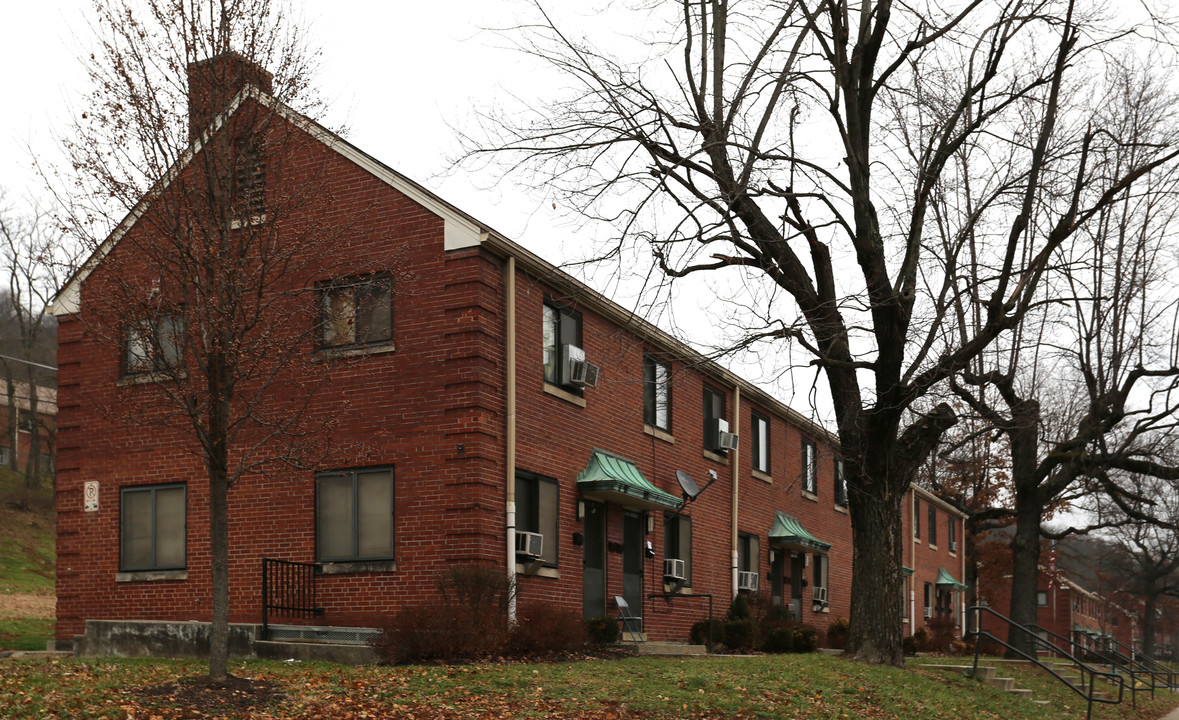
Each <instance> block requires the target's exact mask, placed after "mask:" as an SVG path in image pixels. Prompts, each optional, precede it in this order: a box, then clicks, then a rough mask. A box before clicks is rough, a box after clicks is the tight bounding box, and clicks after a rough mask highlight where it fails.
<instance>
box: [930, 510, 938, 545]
mask: <svg viewBox="0 0 1179 720" xmlns="http://www.w3.org/2000/svg"><path fill="white" fill-rule="evenodd" d="M929 544H930V545H937V508H935V507H934V506H933V505H930V506H929Z"/></svg>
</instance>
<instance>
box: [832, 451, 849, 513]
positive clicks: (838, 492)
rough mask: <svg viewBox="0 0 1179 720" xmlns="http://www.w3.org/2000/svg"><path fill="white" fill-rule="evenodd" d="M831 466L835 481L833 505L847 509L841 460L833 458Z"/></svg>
mask: <svg viewBox="0 0 1179 720" xmlns="http://www.w3.org/2000/svg"><path fill="white" fill-rule="evenodd" d="M832 466H833V467H834V471H833V475H834V479H835V504H836V505H839V506H841V507H847V477H846V476H845V475H844V470H843V458H835V462H834V463H832Z"/></svg>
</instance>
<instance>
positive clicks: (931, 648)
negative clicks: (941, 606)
mask: <svg viewBox="0 0 1179 720" xmlns="http://www.w3.org/2000/svg"><path fill="white" fill-rule="evenodd" d="M925 628H926V630H928V638H927V639H926V642H925V646H924V647H921V650H922V651H924V652H936V653H948V652H951V650H952V649H953V647H952V646H953V644H954V618H952V617H936V618H933V619H932V620H929V621H928V622H926V623H925Z"/></svg>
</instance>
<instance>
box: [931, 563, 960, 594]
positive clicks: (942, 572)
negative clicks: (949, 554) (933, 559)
mask: <svg viewBox="0 0 1179 720" xmlns="http://www.w3.org/2000/svg"><path fill="white" fill-rule="evenodd" d="M935 584H937V585H949V586H950V587H952V588H953V589H955V590H967V589H968V588H967V587H966V586H965V585H963V584H962V583H960V582H958V581H957V580H955V579H954V576H953V575H951V574H950V573H948V572H946V569H945V568H938V569H937V582H936V583H935Z"/></svg>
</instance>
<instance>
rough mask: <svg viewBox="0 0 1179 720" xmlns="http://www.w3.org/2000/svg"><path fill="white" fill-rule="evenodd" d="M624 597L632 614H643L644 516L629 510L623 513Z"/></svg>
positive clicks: (636, 615)
mask: <svg viewBox="0 0 1179 720" xmlns="http://www.w3.org/2000/svg"><path fill="white" fill-rule="evenodd" d="M622 599H623V600H626V604H627V605H629V606H630V614H631V615H634V616H635V617H642V616H643V517H642V515H639V514H638V513H636V512H631V511H629V510H628V511H626V512H624V513H623V514H622Z"/></svg>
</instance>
